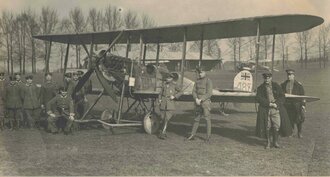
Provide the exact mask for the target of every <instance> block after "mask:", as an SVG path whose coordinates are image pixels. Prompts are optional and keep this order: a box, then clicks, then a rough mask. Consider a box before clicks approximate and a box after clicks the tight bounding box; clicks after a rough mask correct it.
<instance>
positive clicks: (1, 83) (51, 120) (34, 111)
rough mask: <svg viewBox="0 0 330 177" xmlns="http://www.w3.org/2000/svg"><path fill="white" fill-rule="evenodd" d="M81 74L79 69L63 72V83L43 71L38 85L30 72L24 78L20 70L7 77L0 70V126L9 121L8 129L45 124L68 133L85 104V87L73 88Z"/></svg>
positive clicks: (3, 126) (54, 132)
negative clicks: (57, 81)
mask: <svg viewBox="0 0 330 177" xmlns="http://www.w3.org/2000/svg"><path fill="white" fill-rule="evenodd" d="M82 74H83V72H82V71H77V72H75V73H73V74H71V73H66V74H65V79H64V82H63V84H60V85H58V84H57V83H56V82H54V81H53V78H52V73H46V74H45V78H44V83H43V84H42V85H40V84H36V83H34V80H33V76H32V75H27V76H26V77H25V82H23V81H22V80H21V75H20V73H15V75H11V76H9V77H8V79H9V81H6V79H5V74H4V73H0V90H1V93H0V98H1V99H0V122H1V123H0V128H1V130H3V129H4V128H5V122H8V127H9V129H10V130H17V129H19V128H30V129H36V128H37V129H41V128H46V130H47V131H49V132H51V133H53V134H56V133H58V132H59V131H61V130H63V132H64V134H68V133H70V132H71V126H72V123H73V120H74V118H75V117H81V116H82V115H83V114H84V112H85V110H86V107H87V105H88V104H87V98H86V96H85V89H84V88H82V89H81V90H79V91H77V92H74V88H75V87H76V85H77V84H78V81H79V79H80V77H81V75H82ZM42 118H44V119H42ZM46 120H47V121H46ZM59 120H63V121H59ZM43 122H45V123H47V124H48V126H45V124H42V123H43ZM61 122H62V123H61ZM63 125H65V126H63Z"/></svg>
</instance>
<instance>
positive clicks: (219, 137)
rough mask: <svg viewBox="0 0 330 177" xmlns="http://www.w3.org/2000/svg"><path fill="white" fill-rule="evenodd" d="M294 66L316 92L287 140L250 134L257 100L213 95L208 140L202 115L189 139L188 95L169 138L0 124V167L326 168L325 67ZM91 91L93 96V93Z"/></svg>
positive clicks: (234, 171)
mask: <svg viewBox="0 0 330 177" xmlns="http://www.w3.org/2000/svg"><path fill="white" fill-rule="evenodd" d="M294 68H296V73H297V74H296V75H297V80H299V81H300V82H302V83H303V84H304V86H305V91H306V94H307V95H312V96H317V97H320V98H321V100H320V101H318V102H314V103H311V104H309V105H307V111H308V112H307V117H306V121H305V123H304V130H303V135H304V137H303V138H302V139H298V138H297V136H295V137H292V138H281V139H280V145H282V146H284V148H281V149H270V150H265V149H264V143H265V140H263V139H259V138H257V137H255V135H254V134H255V121H256V113H255V105H254V104H235V105H233V104H230V105H228V108H230V110H229V113H230V115H229V116H227V117H223V116H220V115H219V111H218V109H217V108H218V104H215V103H214V104H213V105H212V106H213V109H212V115H211V117H212V139H211V144H204V141H203V139H204V137H205V136H206V135H205V132H206V128H205V124H204V121H202V124H201V126H200V128H199V131H198V134H197V135H198V138H197V139H196V140H195V141H192V142H186V141H184V138H185V136H186V135H187V134H188V133H189V132H190V131H191V122H192V120H193V117H194V112H193V109H194V107H193V104H192V103H177V104H179V105H180V106H178V108H179V109H178V110H177V111H176V113H177V115H176V116H175V117H174V118H173V119H172V122H171V124H170V125H169V129H168V139H166V140H160V139H158V138H157V137H156V136H154V135H148V134H146V133H144V132H143V130H142V128H116V129H115V130H114V133H112V132H110V131H109V130H106V129H101V128H92V127H90V128H85V129H82V130H80V131H77V132H75V133H74V134H73V135H68V136H65V135H63V134H58V135H52V134H49V133H46V132H44V131H38V130H27V129H21V130H18V131H9V130H5V131H3V132H0V175H1V176H9V175H10V176H13V175H29V176H34V175H42V176H63V175H66V176H70V175H74V176H76V175H82V176H84V175H94V176H99V175H101V176H103V175H121V176H124V175H133V176H136V175H139V176H141V175H168V176H172V175H173V176H177V175H199V176H201V175H202V176H204V175H207V176H209V175H217V176H226V175H257V176H264V175H279V176H282V175H298V176H300V175H303V176H304V175H312V176H315V175H326V176H329V175H330V169H329V166H330V130H329V127H330V119H329V115H330V109H329V105H330V101H329V100H330V94H329V93H328V92H329V91H328V90H330V79H329V76H330V69H329V68H326V69H319V68H318V67H317V65H316V64H315V66H314V65H313V66H309V69H307V70H301V69H299V67H298V66H297V67H294ZM187 75H188V77H192V76H193V74H192V73H187ZM208 75H209V76H210V77H211V78H212V80H213V82H214V85H215V87H218V88H229V87H230V86H231V84H232V81H231V79H229V78H233V76H234V75H235V74H234V73H233V72H228V71H214V72H210V73H208ZM36 77H37V76H36ZM56 77H57V76H56ZM39 78H40V77H39ZM284 79H285V73H283V72H279V73H276V74H275V75H274V80H275V81H278V82H282V81H283V80H284ZM258 80H259V81H261V77H260V78H258ZM89 99H90V100H91V101H92V100H93V99H94V97H92V96H89ZM111 106H113V103H112V102H111V100H110V98H106V97H105V98H102V99H101V101H100V104H98V105H97V108H96V110H95V111H94V113H95V116H97V113H98V112H99V111H101V110H103V109H104V108H111ZM113 107H115V106H113Z"/></svg>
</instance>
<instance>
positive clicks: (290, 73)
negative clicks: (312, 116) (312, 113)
mask: <svg viewBox="0 0 330 177" xmlns="http://www.w3.org/2000/svg"><path fill="white" fill-rule="evenodd" d="M286 73H287V77H288V79H287V80H286V81H285V82H283V83H282V84H281V86H282V89H283V91H284V92H285V93H288V94H293V95H305V91H304V87H303V86H302V84H301V83H300V82H298V81H296V80H295V75H294V73H295V71H294V70H293V69H287V70H286ZM305 103H306V101H305V100H303V101H301V102H292V101H286V102H285V103H284V106H285V108H286V111H287V113H288V115H289V118H290V121H291V125H292V128H293V129H294V125H295V124H296V126H297V129H298V138H302V133H301V131H302V124H303V122H304V121H305V114H304V113H305V111H306V108H305V105H306V104H305Z"/></svg>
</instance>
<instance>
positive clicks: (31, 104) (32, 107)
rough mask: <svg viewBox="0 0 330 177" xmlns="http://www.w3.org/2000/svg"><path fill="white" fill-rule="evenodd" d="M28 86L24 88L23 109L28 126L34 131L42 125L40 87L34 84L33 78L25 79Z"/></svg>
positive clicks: (30, 76)
mask: <svg viewBox="0 0 330 177" xmlns="http://www.w3.org/2000/svg"><path fill="white" fill-rule="evenodd" d="M25 80H26V84H25V85H24V86H23V87H22V96H23V108H24V110H25V113H26V116H27V119H28V125H29V127H30V128H31V129H32V128H34V127H37V128H39V123H40V86H38V85H36V84H34V83H33V76H32V75H29V76H26V77H25Z"/></svg>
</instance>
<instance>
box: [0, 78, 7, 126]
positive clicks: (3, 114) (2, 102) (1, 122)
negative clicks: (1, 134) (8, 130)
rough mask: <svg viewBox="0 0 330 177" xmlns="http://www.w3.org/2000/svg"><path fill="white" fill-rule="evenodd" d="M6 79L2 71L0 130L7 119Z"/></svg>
mask: <svg viewBox="0 0 330 177" xmlns="http://www.w3.org/2000/svg"><path fill="white" fill-rule="evenodd" d="M5 86H6V79H5V73H4V72H0V131H2V130H3V129H4V128H5V127H4V120H5V112H6V110H5V95H6V92H5V91H6V88H5Z"/></svg>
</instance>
